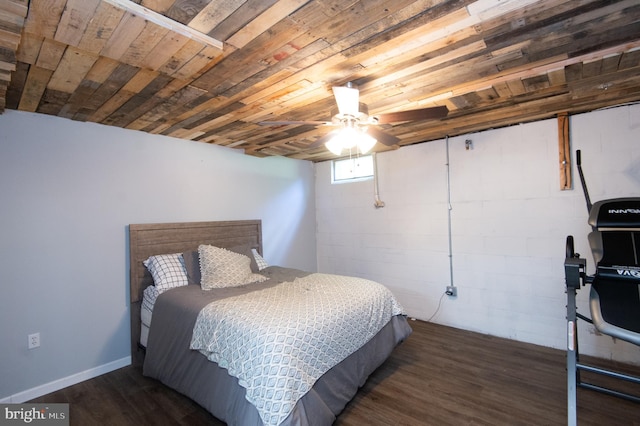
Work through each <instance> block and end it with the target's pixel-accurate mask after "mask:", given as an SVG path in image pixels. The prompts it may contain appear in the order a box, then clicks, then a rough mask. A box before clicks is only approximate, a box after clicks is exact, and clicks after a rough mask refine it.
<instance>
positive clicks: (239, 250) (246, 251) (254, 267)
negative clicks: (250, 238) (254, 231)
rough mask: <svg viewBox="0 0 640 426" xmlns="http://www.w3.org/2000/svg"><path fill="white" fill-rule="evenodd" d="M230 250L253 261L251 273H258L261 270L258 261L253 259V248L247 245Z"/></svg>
mask: <svg viewBox="0 0 640 426" xmlns="http://www.w3.org/2000/svg"><path fill="white" fill-rule="evenodd" d="M229 250H231V251H235V252H236V253H240V254H244V255H245V256H247V257H248V258H249V260H250V261H251V263H250V266H251V272H253V273H256V272H258V271H259V270H260V269H258V264H257V263H256V259H255V258H254V257H253V253H252V251H251V246H249V245H247V244H245V245H240V246H235V247H231V248H230V249H229Z"/></svg>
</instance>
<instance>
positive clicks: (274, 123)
mask: <svg viewBox="0 0 640 426" xmlns="http://www.w3.org/2000/svg"><path fill="white" fill-rule="evenodd" d="M258 124H259V125H261V126H289V125H294V124H308V125H311V126H325V125H332V124H333V123H331V122H330V121H261V122H259V123H258Z"/></svg>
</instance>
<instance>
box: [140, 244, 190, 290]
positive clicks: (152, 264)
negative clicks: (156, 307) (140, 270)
mask: <svg viewBox="0 0 640 426" xmlns="http://www.w3.org/2000/svg"><path fill="white" fill-rule="evenodd" d="M142 263H143V264H144V266H146V267H147V269H148V270H149V272H150V273H151V276H152V277H153V283H154V284H155V286H156V288H157V289H158V292H159V293H162V292H164V291H167V290H169V289H171V288H174V287H180V286H183V285H187V284H189V281H188V279H187V271H186V269H185V267H184V259H183V258H182V254H181V253H174V254H159V255H157V256H151V257H150V258H148V259H147V260H145V261H144V262H142Z"/></svg>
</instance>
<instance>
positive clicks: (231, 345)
mask: <svg viewBox="0 0 640 426" xmlns="http://www.w3.org/2000/svg"><path fill="white" fill-rule="evenodd" d="M400 314H404V312H403V309H402V307H401V306H400V304H399V303H398V302H397V300H396V299H395V298H394V297H393V295H392V294H391V292H390V291H389V290H388V289H387V288H386V287H384V286H383V285H381V284H378V283H375V282H373V281H369V280H365V279H362V278H355V277H345V276H338V275H328V274H311V275H308V276H306V277H304V278H296V279H295V281H293V282H285V283H281V284H278V285H276V286H273V287H270V288H266V289H263V290H260V291H255V292H252V293H249V294H244V295H242V296H236V297H229V298H226V299H222V300H217V301H215V302H212V303H210V304H209V305H207V306H206V307H205V308H204V309H203V310H202V311H200V314H199V315H198V319H197V321H196V324H195V327H194V329H193V336H192V340H191V349H195V350H199V351H200V352H202V353H203V354H204V355H205V356H207V358H208V359H209V360H211V361H214V362H216V363H218V365H220V366H221V367H223V368H225V369H227V370H228V371H229V374H231V375H232V376H234V377H237V378H238V381H239V383H240V385H241V386H242V387H244V388H246V390H247V392H246V394H247V400H248V401H249V402H251V403H252V404H253V405H255V406H256V408H257V409H258V412H259V413H260V416H261V418H262V421H263V422H264V424H265V425H278V424H280V423H281V422H282V421H283V420H284V419H286V417H287V416H288V415H289V413H290V412H291V410H292V409H293V407H294V405H295V404H296V402H297V401H298V400H299V399H300V398H301V397H302V396H303V395H304V394H305V393H306V392H307V391H309V390H310V389H311V387H312V386H313V384H314V383H315V381H316V380H317V379H318V378H320V376H322V375H323V374H324V373H325V372H327V371H328V370H329V369H331V368H332V367H333V366H335V365H336V364H338V363H339V362H340V361H342V360H343V359H345V358H346V357H347V356H349V355H350V354H351V353H353V352H354V351H356V350H357V349H359V348H360V347H361V346H363V345H364V344H365V343H366V342H368V341H369V340H370V339H371V338H372V337H373V336H374V335H375V334H376V333H378V331H380V329H381V328H382V327H383V326H384V325H385V324H386V323H387V322H388V321H389V320H390V319H391V317H392V316H394V315H400Z"/></svg>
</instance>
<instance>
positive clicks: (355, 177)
mask: <svg viewBox="0 0 640 426" xmlns="http://www.w3.org/2000/svg"><path fill="white" fill-rule="evenodd" d="M371 178H373V157H372V156H371V155H363V156H359V157H352V158H345V159H342V160H333V161H332V162H331V183H343V182H356V181H360V180H366V179H371Z"/></svg>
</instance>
